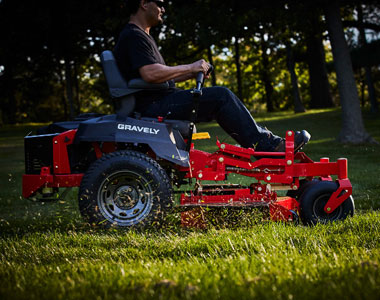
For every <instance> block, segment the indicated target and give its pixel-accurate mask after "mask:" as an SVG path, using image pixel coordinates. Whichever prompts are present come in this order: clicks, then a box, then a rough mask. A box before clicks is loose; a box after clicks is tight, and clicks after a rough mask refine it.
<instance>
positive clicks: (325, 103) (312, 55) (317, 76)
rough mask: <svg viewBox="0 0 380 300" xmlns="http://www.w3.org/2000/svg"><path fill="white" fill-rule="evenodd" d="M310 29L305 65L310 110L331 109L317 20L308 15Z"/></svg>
mask: <svg viewBox="0 0 380 300" xmlns="http://www.w3.org/2000/svg"><path fill="white" fill-rule="evenodd" d="M310 17H311V20H310V22H309V23H310V28H309V29H308V30H306V32H305V34H306V51H307V63H308V67H309V77H310V93H311V103H310V107H311V108H325V107H333V106H334V103H333V101H332V97H331V93H330V84H329V81H328V76H327V69H326V58H325V50H324V48H323V40H322V34H321V32H320V28H321V26H319V23H320V22H319V19H318V16H317V15H316V14H312V15H310Z"/></svg>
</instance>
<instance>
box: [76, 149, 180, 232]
mask: <svg viewBox="0 0 380 300" xmlns="http://www.w3.org/2000/svg"><path fill="white" fill-rule="evenodd" d="M172 200H173V199H172V188H171V184H170V181H169V178H168V176H167V174H166V172H165V171H164V170H163V169H162V168H161V166H160V165H159V164H158V163H157V162H155V161H154V160H153V159H151V158H150V157H148V156H146V155H144V154H142V153H139V152H135V151H119V152H115V153H111V154H108V155H105V156H103V157H102V158H100V159H99V160H97V161H96V162H95V163H94V164H93V165H92V166H91V167H90V168H89V170H88V171H87V172H86V174H85V175H84V177H83V180H82V183H81V186H80V189H79V209H80V212H81V214H82V216H83V217H84V218H85V219H86V220H87V221H88V222H89V223H93V224H98V225H103V226H106V227H108V226H112V225H114V226H116V227H123V228H130V227H146V226H151V225H153V224H154V223H160V222H161V221H162V219H163V217H164V215H165V213H166V212H167V211H168V209H169V208H170V207H171V205H172Z"/></svg>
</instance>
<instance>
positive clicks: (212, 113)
mask: <svg viewBox="0 0 380 300" xmlns="http://www.w3.org/2000/svg"><path fill="white" fill-rule="evenodd" d="M192 108H193V95H192V94H191V90H178V91H176V92H173V93H172V94H169V95H167V96H165V97H163V98H162V99H160V100H157V101H154V102H153V103H152V104H150V105H149V106H148V107H147V108H146V109H145V110H144V111H142V112H141V113H142V115H143V116H145V117H157V116H163V117H165V116H167V118H168V119H175V120H190V113H191V111H192ZM169 112H170V113H169ZM212 120H216V121H217V122H218V124H219V125H220V127H222V128H223V129H224V131H226V132H227V133H228V134H229V135H230V136H231V137H232V138H234V139H235V140H236V141H237V142H238V143H239V144H240V145H241V146H242V147H245V148H253V147H254V148H255V149H256V150H257V151H273V150H274V149H275V148H276V146H277V145H278V144H279V142H280V141H281V138H280V137H278V136H276V135H274V134H273V133H272V132H271V131H269V130H268V129H266V128H263V127H261V126H259V125H258V124H257V123H256V122H255V120H254V119H253V118H252V116H251V114H250V113H249V111H248V109H247V108H246V107H245V106H244V104H243V103H242V102H241V101H240V100H239V98H238V97H237V96H236V95H235V94H234V93H232V92H231V91H230V90H229V89H227V88H223V87H210V88H203V89H202V96H201V97H200V98H199V108H198V115H197V120H196V122H210V121H212Z"/></svg>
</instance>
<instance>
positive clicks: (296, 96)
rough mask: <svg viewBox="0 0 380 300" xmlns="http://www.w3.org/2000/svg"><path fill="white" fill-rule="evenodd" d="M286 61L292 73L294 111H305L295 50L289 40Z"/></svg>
mask: <svg viewBox="0 0 380 300" xmlns="http://www.w3.org/2000/svg"><path fill="white" fill-rule="evenodd" d="M286 61H287V66H288V70H289V73H290V78H291V81H292V89H293V100H294V112H295V113H301V112H305V111H306V110H305V108H304V106H303V105H302V100H301V95H300V90H299V88H298V78H297V74H296V71H295V63H294V57H293V50H292V46H291V45H290V43H289V42H288V43H286Z"/></svg>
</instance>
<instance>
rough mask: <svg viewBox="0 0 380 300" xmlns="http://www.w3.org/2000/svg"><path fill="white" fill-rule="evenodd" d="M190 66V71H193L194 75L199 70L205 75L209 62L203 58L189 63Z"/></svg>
mask: <svg viewBox="0 0 380 300" xmlns="http://www.w3.org/2000/svg"><path fill="white" fill-rule="evenodd" d="M190 68H191V72H192V73H194V75H196V74H198V73H199V72H203V73H204V74H205V75H206V74H207V71H208V70H209V69H210V64H209V63H208V62H206V61H205V60H204V59H200V60H198V61H196V62H194V63H192V64H190Z"/></svg>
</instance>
